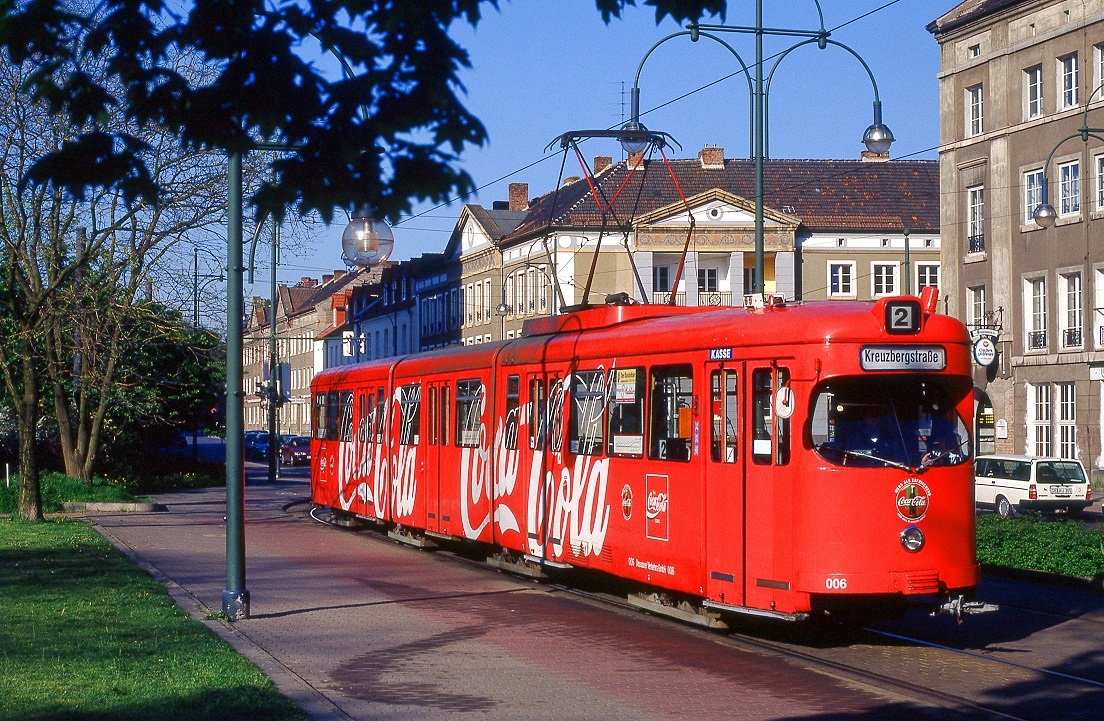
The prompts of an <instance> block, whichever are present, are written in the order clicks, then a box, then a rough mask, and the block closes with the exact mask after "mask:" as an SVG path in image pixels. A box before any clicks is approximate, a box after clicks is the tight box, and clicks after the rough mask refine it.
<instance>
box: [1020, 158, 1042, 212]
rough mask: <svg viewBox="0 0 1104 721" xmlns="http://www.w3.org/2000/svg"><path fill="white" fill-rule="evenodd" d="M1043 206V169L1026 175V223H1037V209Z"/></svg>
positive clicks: (1030, 171) (1031, 171) (1028, 172)
mask: <svg viewBox="0 0 1104 721" xmlns="http://www.w3.org/2000/svg"><path fill="white" fill-rule="evenodd" d="M1042 204H1043V169H1042V168H1037V169H1035V170H1029V171H1027V172H1026V173H1024V223H1034V222H1035V217H1034V213H1035V209H1036V208H1038V207H1039V206H1040V205H1042Z"/></svg>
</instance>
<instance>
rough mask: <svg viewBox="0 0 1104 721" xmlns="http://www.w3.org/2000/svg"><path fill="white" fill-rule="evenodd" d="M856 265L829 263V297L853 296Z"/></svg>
mask: <svg viewBox="0 0 1104 721" xmlns="http://www.w3.org/2000/svg"><path fill="white" fill-rule="evenodd" d="M854 278H855V264H854V263H829V264H828V295H829V296H853V295H855V287H854Z"/></svg>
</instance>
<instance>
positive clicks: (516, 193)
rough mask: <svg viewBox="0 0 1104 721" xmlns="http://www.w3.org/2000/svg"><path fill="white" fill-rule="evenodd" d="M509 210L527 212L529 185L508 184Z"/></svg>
mask: <svg viewBox="0 0 1104 721" xmlns="http://www.w3.org/2000/svg"><path fill="white" fill-rule="evenodd" d="M510 210H529V183H510Z"/></svg>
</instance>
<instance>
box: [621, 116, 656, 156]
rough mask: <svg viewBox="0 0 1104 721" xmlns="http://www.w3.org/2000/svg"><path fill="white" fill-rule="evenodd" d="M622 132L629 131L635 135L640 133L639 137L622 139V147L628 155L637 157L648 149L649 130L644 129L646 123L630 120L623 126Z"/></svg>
mask: <svg viewBox="0 0 1104 721" xmlns="http://www.w3.org/2000/svg"><path fill="white" fill-rule="evenodd" d="M621 129H622V130H627V131H629V132H630V133H633V134H634V135H635V134H636V133H639V134H640V135H639V137H627V138H622V139H621V147H622V149H624V151H625V153H627V154H628V155H636V154H637V153H643V152H644V151H645V150H647V149H648V143H649V142H650V140H649V138H648V135H647V133H648V129H647V128H646V127H644V123H642V122H640V121H639V120H630V121H629V122H627V123H625V124H624V125H622V126H621Z"/></svg>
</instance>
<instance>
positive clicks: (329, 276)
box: [322, 273, 333, 285]
mask: <svg viewBox="0 0 1104 721" xmlns="http://www.w3.org/2000/svg"><path fill="white" fill-rule="evenodd" d="M331 280H333V273H323V274H322V285H326V283H329V282H330V281H331Z"/></svg>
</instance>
